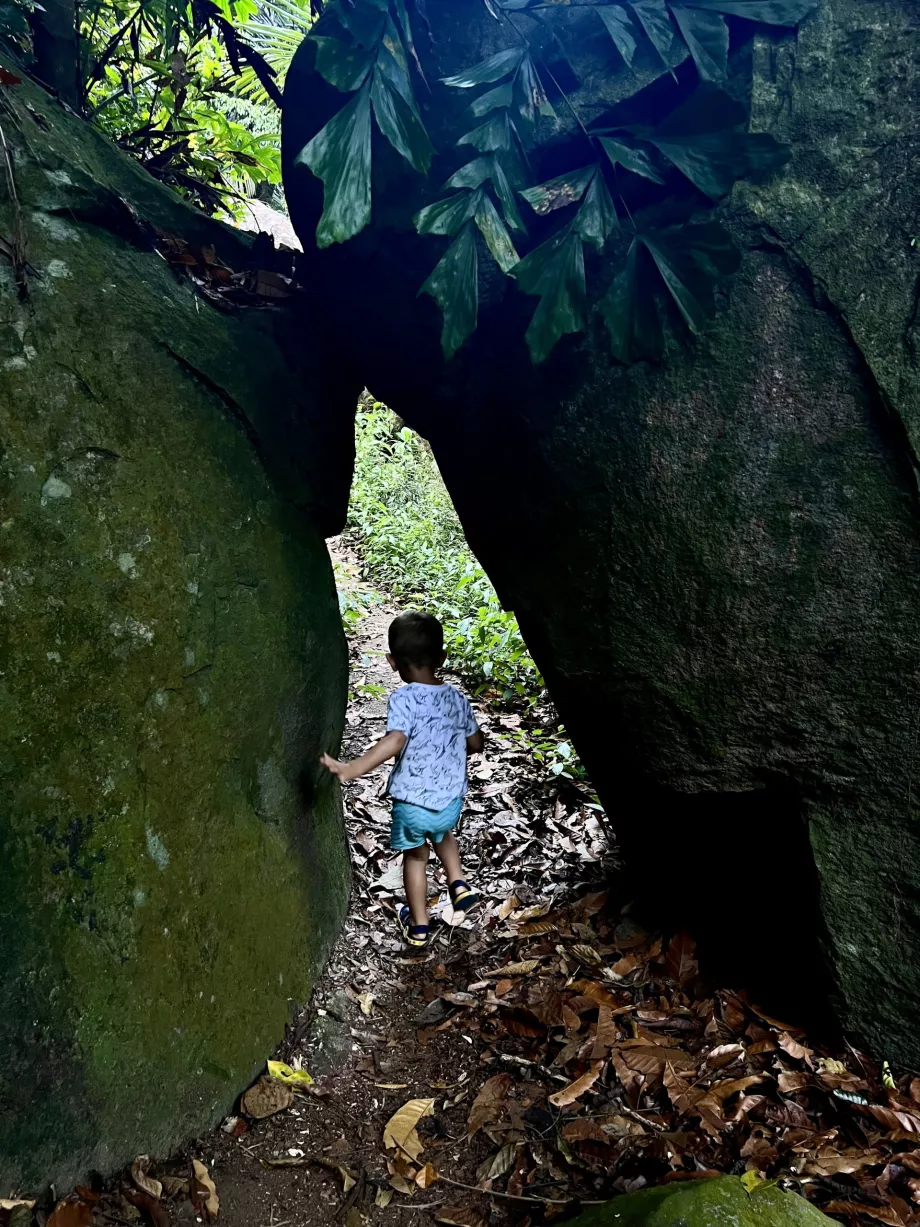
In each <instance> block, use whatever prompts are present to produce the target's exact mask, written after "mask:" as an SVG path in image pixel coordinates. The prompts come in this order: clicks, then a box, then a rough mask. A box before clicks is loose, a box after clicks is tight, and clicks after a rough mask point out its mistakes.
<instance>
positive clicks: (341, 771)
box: [319, 754, 354, 783]
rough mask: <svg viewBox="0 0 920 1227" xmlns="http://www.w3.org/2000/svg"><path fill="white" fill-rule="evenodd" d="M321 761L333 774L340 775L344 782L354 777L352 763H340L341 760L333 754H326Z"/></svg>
mask: <svg viewBox="0 0 920 1227" xmlns="http://www.w3.org/2000/svg"><path fill="white" fill-rule="evenodd" d="M319 761H320V762H321V763H322V764H323V766H324V767H325V768H326V770H327V771H330V772H331V773H332V774H333V775H335V776H338V778H339V779H340V780H341V781H342V782H343V783H344V782H345V781H347V780H350V779H353V778H354V776H353V774H352V772H351V770H350V767H351V765H352V764H351V763H340V762H339V760H338V759H337V758H333V757H332V755H331V754H324V755H323V756H322V757H321V758H320V760H319Z"/></svg>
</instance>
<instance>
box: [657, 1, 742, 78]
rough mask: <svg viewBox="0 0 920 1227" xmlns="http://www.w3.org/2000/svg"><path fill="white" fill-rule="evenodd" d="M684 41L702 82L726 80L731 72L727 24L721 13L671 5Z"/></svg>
mask: <svg viewBox="0 0 920 1227" xmlns="http://www.w3.org/2000/svg"><path fill="white" fill-rule="evenodd" d="M671 12H672V13H673V15H674V20H675V21H676V22H677V25H678V28H679V30H680V32H681V34H682V35H683V36H684V42H685V43H686V44H687V46H688V47H689V49H690V54H691V55H692V56H693V62H694V64H696V70H697V72H698V73H699V74H700V79H701V80H703V81H724V80H725V77H726V74H727V71H728V26H727V25H726V24H725V20H724V19H723V18H722V17H721V16H720V15H719V14H718V13H714V12H710V11H708V10H706V9H693V8H683V7H682V6H681V5H679V4H673V5H672V6H671Z"/></svg>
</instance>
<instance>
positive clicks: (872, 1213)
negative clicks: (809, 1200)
mask: <svg viewBox="0 0 920 1227" xmlns="http://www.w3.org/2000/svg"><path fill="white" fill-rule="evenodd" d="M824 1213H825V1214H842V1215H844V1216H845V1217H847V1218H849V1219H852V1218H853V1217H854V1216H857V1215H860V1214H863V1215H866V1216H867V1217H868V1218H873V1219H876V1220H877V1221H878V1222H880V1223H889V1224H890V1225H891V1227H905V1224H904V1220H903V1219H902V1218H901V1216H900V1214H898V1213H897V1211H896V1210H895V1209H894V1207H892V1206H870V1205H867V1204H866V1203H865V1202H862V1201H832V1202H829V1203H828V1204H827V1205H826V1206H825V1207H824Z"/></svg>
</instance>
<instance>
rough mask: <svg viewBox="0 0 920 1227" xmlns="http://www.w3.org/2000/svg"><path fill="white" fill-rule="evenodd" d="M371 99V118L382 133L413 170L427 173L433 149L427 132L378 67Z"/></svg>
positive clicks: (375, 72) (372, 85)
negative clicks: (372, 112)
mask: <svg viewBox="0 0 920 1227" xmlns="http://www.w3.org/2000/svg"><path fill="white" fill-rule="evenodd" d="M371 102H372V103H373V105H374V118H375V119H376V120H377V125H378V127H379V128H380V131H381V132H382V133H383V135H384V136H385V137H386V138H387V140H388V141H389V142H390V144H391V145H392V146H393V148H394V149H395V150H396V152H397V153H400V154H402V156H403V157H404V158H405V159H406V161H407V162H408V163H409V164H410V165H411V166H412V167H413V168H414V169H415V170H417V171H418V172H419V173H420V174H423V175H426V174H427V173H428V168H429V166H430V165H431V157H432V154H433V153H434V149H433V148H432V144H431V141H430V140H429V139H428V133H427V132H426V131H425V129H424V127H423V125H422V122H421V120H420V119H419V118H418V116H417V115H416V114H415V113H414V112H413V110H412V109H411V108H410V106H409V104H408V103H407V102H406V100H405V99H404V98H403V96H402V94H400V93H399V92H398V91H397V90H396V89H395V88H394V86H393V84H392V83H391V81H390V79H389V78H388V77H387V76H386V75H385V73H384V72H382V71H381V69H380V68H379V67H378V68H376V69H375V70H374V77H373V82H372V84H371Z"/></svg>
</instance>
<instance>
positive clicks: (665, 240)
mask: <svg viewBox="0 0 920 1227" xmlns="http://www.w3.org/2000/svg"><path fill="white" fill-rule="evenodd" d="M643 253H645V254H643ZM739 259H740V255H739V253H738V250H737V248H736V247H735V245H734V244H733V243H732V241H731V237H730V236H729V234H728V232H727V231H726V230H725V229H724V228H723V227H722V226H721V225H720V224H719V223H718V222H714V221H709V222H702V223H697V224H691V225H687V226H670V227H664V228H660V229H654V230H647V231H643V232H640V233H639V234H637V235H636V237H635V238H634V239H633V241H632V243H631V245H630V248H629V251H628V253H627V256H626V261H625V263H624V266H623V268H622V269H621V270H620V272H619V273H618V274H617V275H616V277H615V278H614V280H613V282H612V284H611V286H610V289H609V290H608V292H607V294H606V296H605V297H604V299H603V301H602V302H601V312H602V314H603V316H604V320H605V322H606V324H607V328H608V331H609V333H610V343H611V349H612V350H613V353H614V356H615V357H616V358H618V359H619V361H621V362H624V363H628V362H631V361H633V360H634V359H635V358H637V357H655V356H657V355H658V354H659V353H660V352H661V345H662V331H661V322H660V320H659V318H658V311H657V307H656V305H655V298H654V288H655V283H656V279H655V277H654V276H650V275H649V273H650V272H651V270H650V269H649V267H648V264H649V262H650V263H651V265H652V267H653V268H654V269H655V270H657V274H658V277H659V278H660V282H659V284H661V285H663V286H664V288H665V289H666V290H667V292H668V294H669V295H670V296H671V299H672V300H673V302H674V304H675V306H676V307H677V309H678V311H679V312H680V314H681V315H682V317H683V319H684V321H685V322H686V324H687V326H688V327H689V328H690V330H691V332H693V333H695V334H697V335H699V334H700V333H701V332H703V331H704V329H705V326H706V324H707V323H708V321H709V320H710V319H711V318H712V316H713V314H714V313H715V294H714V291H715V288H716V286H717V284H718V282H719V280H720V278H722V277H724V276H727V275H728V274H729V273H732V272H734V271H735V269H736V268H737V266H738V262H739Z"/></svg>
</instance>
